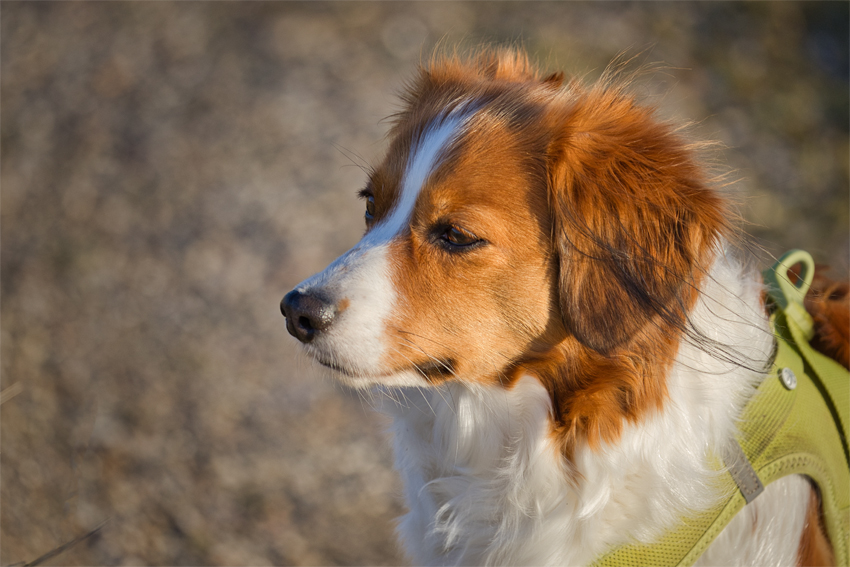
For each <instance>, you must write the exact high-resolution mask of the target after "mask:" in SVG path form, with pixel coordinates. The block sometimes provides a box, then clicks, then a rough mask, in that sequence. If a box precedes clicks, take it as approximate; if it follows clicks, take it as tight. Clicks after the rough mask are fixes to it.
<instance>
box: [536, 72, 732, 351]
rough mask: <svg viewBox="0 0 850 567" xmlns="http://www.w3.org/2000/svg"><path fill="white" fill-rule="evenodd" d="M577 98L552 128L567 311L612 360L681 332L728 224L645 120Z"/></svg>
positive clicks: (576, 328) (627, 108)
mask: <svg viewBox="0 0 850 567" xmlns="http://www.w3.org/2000/svg"><path fill="white" fill-rule="evenodd" d="M572 94H573V95H575V96H574V97H570V98H571V99H572V100H570V101H569V102H568V103H564V107H563V108H561V109H558V110H556V111H553V113H552V115H551V117H550V125H551V128H553V131H554V132H555V134H554V136H553V138H552V139H553V141H552V143H551V146H550V151H549V165H548V176H549V184H550V191H551V194H550V204H551V210H552V215H553V225H554V230H555V234H554V240H555V247H556V251H557V253H558V254H559V256H560V270H559V278H560V281H559V293H560V307H561V314H562V317H563V319H564V323H565V325H566V326H567V328H568V329H569V330H570V331H571V332H572V333H573V334H574V335H575V337H576V338H577V339H578V340H579V341H580V342H581V343H583V344H584V345H585V346H588V347H590V348H592V349H594V350H596V351H598V352H600V353H603V354H609V353H610V352H611V351H612V350H614V349H616V348H617V347H618V346H621V345H627V344H628V342H629V341H630V339H631V338H633V337H634V336H635V335H636V334H638V333H640V332H641V330H642V329H644V327H646V326H647V325H652V324H654V325H659V324H664V327H663V328H666V329H671V330H672V329H681V328H682V327H683V324H684V321H685V319H684V317H685V314H686V311H687V309H688V308H690V304H691V303H692V302H693V299H694V298H695V297H696V285H695V284H696V282H697V281H698V279H699V278H700V276H701V275H702V273H703V272H704V271H705V269H707V266H706V264H707V263H708V262H709V259H710V257H711V255H712V251H713V248H714V246H713V245H714V243H715V242H716V238H717V236H718V233H719V231H720V230H721V229H722V228H723V222H724V221H723V219H724V213H723V207H722V203H721V201H720V199H719V198H718V197H717V195H715V194H714V192H713V191H711V190H710V189H708V188H707V187H706V186H705V183H704V181H703V176H702V173H701V171H700V169H699V168H698V167H697V166H696V164H695V163H694V161H693V159H692V157H691V155H690V151H689V150H688V148H687V146H686V144H684V143H683V141H682V140H681V139H679V137H678V136H676V135H675V134H674V133H673V132H672V131H671V130H670V128H669V127H668V126H666V125H664V124H661V123H659V122H658V121H657V120H656V119H655V118H654V116H653V112H652V111H651V110H650V109H647V108H644V107H641V106H638V105H637V104H635V102H634V101H633V99H631V98H630V97H629V96H627V95H624V94H623V93H622V92H619V91H616V90H614V91H609V90H605V89H603V88H601V87H600V88H597V89H593V90H591V91H590V92H584V93H580V92H576V91H573V93H572ZM670 325H672V327H671V326H670Z"/></svg>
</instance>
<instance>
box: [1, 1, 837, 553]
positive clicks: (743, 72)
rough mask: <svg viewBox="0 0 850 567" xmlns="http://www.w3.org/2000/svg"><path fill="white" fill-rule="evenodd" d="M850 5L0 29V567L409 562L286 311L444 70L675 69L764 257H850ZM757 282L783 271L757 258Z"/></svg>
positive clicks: (52, 16) (334, 11)
mask: <svg viewBox="0 0 850 567" xmlns="http://www.w3.org/2000/svg"><path fill="white" fill-rule="evenodd" d="M847 21H848V7H847V4H846V3H838V2H833V3H818V2H812V3H798V2H782V3H754V4H743V3H725V2H717V3H678V2H677V3H639V4H617V3H593V4H585V3H578V2H576V3H513V2H503V3H487V2H481V3H455V2H442V3H415V4H406V3H360V2H351V3H318V2H317V3H310V4H301V3H296V2H290V3H243V4H237V3H226V2H225V3H176V2H156V3H153V2H121V3H105V2H97V3H95V2H81V3H59V2H43V3H17V2H3V3H2V6H0V24H2V29H0V87H2V91H0V105H1V106H0V113H2V120H0V123H1V124H2V126H0V135H2V138H0V144H2V148H1V149H2V154H0V155H1V156H2V169H0V190H1V191H2V192H1V193H0V195H2V201H1V203H2V224H1V225H0V236H2V255H0V276H1V277H2V296H1V297H2V298H1V299H0V310H1V311H0V312H1V313H2V337H0V338H2V350H0V361H1V362H2V366H0V370H2V374H0V391H2V409H0V443H2V445H0V451H1V452H0V537H2V540H0V545H1V546H0V563H2V564H3V565H8V564H10V563H15V562H21V561H30V560H33V559H35V558H36V557H38V556H40V555H41V554H43V553H45V552H48V551H50V550H51V549H54V548H56V547H57V546H59V545H60V544H62V543H64V542H66V541H68V540H71V539H73V538H74V537H76V536H77V535H79V534H82V533H85V532H86V531H88V530H90V529H92V528H93V527H95V526H97V525H99V524H100V523H101V522H104V521H105V522H106V524H105V525H104V527H103V529H102V530H101V531H100V533H99V535H98V536H97V537H94V538H91V539H89V540H87V541H86V542H84V543H82V544H79V545H77V546H76V547H74V548H73V549H72V550H70V551H67V552H65V553H64V554H62V555H60V556H58V557H56V558H54V559H52V560H50V561H49V563H52V564H92V565H100V564H110V565H111V564H123V565H132V564H149V565H206V564H221V565H225V564H226V565H249V564H250V565H262V564H397V563H399V562H401V561H402V560H403V559H402V557H401V556H400V554H399V552H398V550H397V548H396V546H395V543H394V537H393V527H392V525H393V524H392V522H393V518H394V517H395V516H397V515H399V514H400V513H401V512H402V506H401V503H400V498H399V494H400V486H399V483H398V480H397V479H396V477H395V475H394V473H393V472H392V469H391V460H392V457H391V454H390V451H389V448H388V444H387V442H386V437H385V434H384V423H383V422H382V420H381V418H380V417H379V416H377V415H376V414H375V413H374V412H373V411H372V410H371V409H370V407H369V406H370V403H371V401H370V400H368V399H366V398H361V397H358V395H357V394H356V393H352V392H348V391H345V390H344V389H342V388H341V387H338V386H335V385H334V383H333V382H332V381H331V380H329V379H328V377H327V376H325V375H324V374H323V373H322V372H321V371H320V370H318V369H317V368H315V367H314V366H313V365H312V364H311V363H310V362H309V361H307V360H306V359H304V358H303V357H299V356H298V351H297V348H296V345H295V344H294V343H295V341H294V340H293V339H291V337H289V336H288V335H287V333H286V330H285V327H284V321H283V318H282V317H281V316H280V313H279V311H278V303H279V301H280V298H281V297H282V296H283V294H284V293H285V292H286V291H288V290H289V289H290V288H291V286H293V285H294V284H296V283H297V282H298V281H300V280H301V279H303V278H304V277H306V276H308V275H310V274H311V273H313V272H314V271H316V270H318V269H320V268H322V267H323V266H324V265H325V264H327V263H328V262H329V261H330V260H331V259H333V258H334V257H336V256H337V255H338V254H339V253H341V252H343V251H344V250H346V249H347V248H348V247H349V246H350V245H351V244H353V243H354V242H355V241H356V240H357V238H358V237H359V235H360V233H361V231H362V203H360V202H358V201H357V199H356V197H355V193H356V191H357V190H358V189H360V188H361V186H362V185H363V183H364V180H365V176H364V173H363V172H362V171H361V169H360V167H358V165H360V164H362V163H363V162H364V161H367V162H368V161H370V160H373V159H375V158H376V157H377V156H379V155H380V153H381V151H382V148H383V147H384V141H383V135H384V133H385V132H386V128H387V126H386V123H385V122H381V119H382V118H384V117H385V116H387V115H388V114H390V113H392V112H393V111H394V110H395V109H396V108H397V106H396V104H397V103H396V98H395V93H397V92H398V89H399V87H400V85H401V84H402V82H403V80H404V79H405V78H407V77H409V76H410V74H411V72H412V71H413V68H414V66H415V65H416V63H417V62H418V61H420V58H422V57H427V55H428V54H430V52H431V50H432V49H433V47H434V45H435V44H436V43H437V42H439V41H442V42H443V43H444V44H445V45H461V46H473V45H477V44H479V43H481V42H493V43H496V44H503V43H511V42H522V43H523V44H524V45H525V47H526V48H527V49H528V50H529V52H530V53H531V54H532V55H533V56H534V57H535V58H536V59H537V60H539V61H540V62H541V63H542V64H543V65H544V66H546V67H548V68H551V69H552V70H556V69H559V68H564V69H567V70H568V71H570V72H571V73H574V74H578V75H586V76H587V77H589V78H591V79H592V78H593V77H595V76H598V75H599V73H600V72H601V70H602V69H603V68H604V67H605V66H606V64H607V63H608V62H610V61H611V60H612V59H613V58H615V57H616V56H617V55H618V54H620V53H622V52H624V51H625V52H627V53H632V54H634V53H640V54H641V55H639V57H638V59H639V61H641V62H647V63H651V62H663V63H664V64H665V65H666V67H667V68H666V70H665V71H663V72H657V73H654V74H652V75H649V76H647V77H646V80H645V83H646V84H645V85H644V86H643V87H642V90H644V91H645V94H646V97H647V99H648V100H650V101H651V102H655V103H657V104H658V105H659V106H660V108H661V110H660V112H661V115H662V116H664V117H665V118H669V119H673V120H676V121H683V122H684V121H694V122H695V125H694V126H693V127H692V128H691V129H690V132H691V135H692V136H694V137H695V139H711V140H718V141H720V142H722V143H723V144H724V145H725V146H726V148H725V149H724V150H723V151H722V152H721V153H719V154H717V155H715V156H714V157H715V159H716V162H717V163H716V167H719V168H720V169H721V170H731V171H733V173H732V177H733V178H736V179H740V181H739V182H737V183H735V184H734V185H732V186H731V187H729V188H728V189H727V190H728V191H729V192H730V193H732V194H734V196H735V197H736V200H737V201H738V202H739V203H740V210H741V214H742V215H743V216H744V217H745V218H746V219H748V220H749V221H750V222H751V223H752V224H750V225H749V226H748V227H747V230H748V231H749V232H750V233H751V234H753V235H754V237H755V238H756V239H757V240H756V242H757V243H759V244H760V245H762V246H763V247H764V248H765V250H766V253H765V254H764V258H767V257H769V254H771V253H773V254H776V253H780V252H782V251H783V250H784V249H786V248H789V247H792V246H797V247H805V248H807V249H809V250H810V251H812V252H813V253H814V254H815V256H816V258H817V259H818V260H819V261H821V262H829V263H832V264H834V265H836V266H838V267H839V268H840V271H845V270H846V268H847V258H848V214H849V213H848V153H850V146H849V145H848V103H847V101H848V73H847V71H848V62H847V53H848V38H847V25H846V24H847ZM765 261H766V260H765Z"/></svg>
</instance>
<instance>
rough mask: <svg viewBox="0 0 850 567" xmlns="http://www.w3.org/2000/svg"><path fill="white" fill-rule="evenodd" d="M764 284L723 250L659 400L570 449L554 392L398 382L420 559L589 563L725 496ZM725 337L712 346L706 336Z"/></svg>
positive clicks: (409, 522) (396, 419) (749, 382)
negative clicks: (726, 468)
mask: <svg viewBox="0 0 850 567" xmlns="http://www.w3.org/2000/svg"><path fill="white" fill-rule="evenodd" d="M759 294H760V285H759V284H758V283H757V281H756V279H755V278H754V277H753V276H752V275H749V274H747V272H746V270H745V269H744V268H743V267H742V266H741V265H740V264H739V263H738V262H737V261H735V260H734V259H732V258H730V257H728V256H727V255H724V254H722V253H721V254H719V255H718V259H717V260H716V261H715V264H714V266H713V268H712V270H711V271H710V273H709V274H708V276H707V277H706V278H705V280H704V282H703V284H702V289H701V291H700V295H699V298H698V300H697V302H696V304H695V306H694V308H693V309H692V311H691V313H690V317H689V324H690V325H691V326H693V328H694V329H696V331H697V333H696V336H701V337H702V339H703V340H702V341H700V343H701V344H695V341H692V340H689V339H683V340H682V343H681V345H680V346H679V349H678V354H677V355H676V357H675V360H674V362H673V363H672V364H671V365H670V367H669V370H668V371H667V376H666V390H667V392H666V396H665V399H664V401H663V403H662V404H660V406H659V407H658V408H657V409H654V410H653V411H651V412H648V413H646V414H644V415H643V416H642V417H641V419H640V420H638V421H636V422H633V421H630V420H628V419H625V418H624V422H623V424H622V429H621V431H620V433H619V435H618V436H617V438H616V440H614V441H608V440H605V439H601V440H600V441H599V442H598V443H596V444H594V445H593V446H591V444H590V443H588V442H586V441H585V442H581V443H578V444H577V445H576V446H575V449H574V451H572V454H569V455H565V453H564V451H563V440H561V439H559V438H558V427H557V424H556V423H554V422H553V419H552V416H553V415H554V412H553V408H552V398H551V396H550V392H549V390H547V388H546V387H544V385H543V384H542V383H541V381H540V380H538V379H537V378H536V377H534V376H532V375H524V376H522V377H520V378H519V379H518V380H516V381H515V382H514V383H513V384H512V385H511V386H510V387H508V388H504V387H496V386H487V387H484V386H476V385H469V384H464V383H462V382H460V381H457V382H451V383H448V384H445V385H443V386H441V387H439V388H430V389H403V390H400V391H397V392H387V393H388V396H387V398H388V399H402V400H404V401H403V402H402V403H386V404H384V405H385V408H384V409H385V411H386V412H387V413H388V414H390V415H391V416H392V417H393V426H392V431H393V434H394V446H395V454H396V467H397V468H398V470H399V471H400V473H401V475H402V478H403V481H404V485H405V498H406V501H407V506H408V508H409V510H410V511H409V513H408V514H406V515H405V516H403V517H402V518H401V520H400V522H399V526H398V530H399V533H400V535H401V538H402V541H403V544H404V547H405V550H406V552H407V553H408V555H409V556H410V557H411V559H413V561H414V562H416V563H418V564H444V565H461V564H515V565H522V564H525V565H532V564H537V565H544V564H569V565H577V564H586V563H588V562H590V561H592V560H593V559H594V558H595V557H597V556H598V555H600V554H602V553H604V552H605V551H606V550H607V549H608V548H610V547H611V546H614V545H617V544H619V543H622V542H624V541H626V540H628V539H631V538H636V539H638V540H642V541H650V540H652V539H653V538H654V537H655V536H657V535H658V534H659V533H660V532H662V531H663V530H664V529H665V528H667V527H669V526H671V525H672V524H673V523H675V522H676V521H677V520H678V519H679V518H680V517H681V515H682V514H683V513H686V512H688V511H692V510H700V509H705V508H707V507H709V506H712V505H714V504H715V503H716V502H717V500H718V499H719V498H721V497H722V496H723V495H722V494H720V493H719V491H717V490H715V491H712V490H711V489H710V487H711V486H712V485H713V484H714V483H713V480H714V479H715V475H716V473H715V472H714V470H713V468H712V466H711V464H710V456H711V455H716V454H718V453H720V452H721V451H722V450H723V447H724V445H725V444H727V443H729V442H730V441H731V440H732V439H733V437H734V434H735V428H736V425H735V424H736V419H737V417H738V416H739V414H740V412H741V409H742V408H743V405H744V404H745V403H746V401H747V399H749V397H750V396H751V395H752V393H753V392H754V389H755V387H756V386H757V385H758V383H759V381H760V379H761V378H762V377H763V375H764V372H765V370H766V368H767V365H768V361H769V358H770V356H771V352H772V348H773V338H772V335H771V333H770V331H769V329H768V324H767V321H766V317H765V315H764V313H763V310H762V308H761V304H760V299H759ZM706 339H708V341H707V342H708V344H711V343H714V348H706V347H705V344H706Z"/></svg>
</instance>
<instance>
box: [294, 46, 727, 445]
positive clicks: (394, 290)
mask: <svg viewBox="0 0 850 567" xmlns="http://www.w3.org/2000/svg"><path fill="white" fill-rule="evenodd" d="M562 82H563V79H562V77H561V76H559V75H557V76H552V77H548V78H545V79H541V78H540V77H539V76H538V75H537V73H536V71H534V70H533V69H532V68H531V67H530V66H529V65H528V64H527V62H526V61H524V60H523V59H522V58H521V57H517V56H516V55H508V56H504V54H489V55H485V56H483V57H482V58H480V59H479V60H478V61H476V62H473V63H472V64H468V63H462V62H458V61H456V60H448V61H440V62H438V63H435V64H434V65H433V66H432V67H431V68H430V69H429V70H427V71H422V73H421V74H420V76H419V78H418V80H417V81H416V82H415V83H414V84H413V86H412V88H411V89H410V91H409V92H408V94H407V96H406V99H405V101H406V108H405V110H404V111H403V112H401V113H400V114H399V115H398V116H397V117H396V122H395V126H394V127H393V129H392V131H391V132H390V145H389V149H388V152H387V156H386V158H385V159H384V160H383V162H382V163H381V164H380V165H379V166H377V167H376V168H374V170H373V171H372V173H371V175H370V179H369V181H368V183H367V185H366V187H365V188H364V189H363V190H362V191H361V196H362V197H363V198H364V199H365V201H366V213H365V216H366V228H367V230H366V234H365V235H364V236H363V238H362V240H361V241H360V242H359V243H358V244H357V245H356V246H355V247H354V248H352V249H351V250H350V251H349V252H347V253H346V254H344V255H343V256H342V257H340V258H339V259H337V260H336V261H335V262H333V263H332V264H331V265H330V266H329V267H328V268H327V269H326V270H325V271H323V272H321V273H319V274H317V275H315V276H313V277H312V278H310V279H308V280H306V281H304V282H303V283H301V284H300V285H298V286H297V287H296V288H295V290H293V291H292V292H290V293H289V294H287V296H286V297H285V298H284V300H283V302H282V303H281V307H282V309H283V311H284V314H285V315H286V317H287V328H288V329H289V331H290V333H292V334H293V335H294V336H296V337H297V338H298V339H299V340H301V341H302V342H303V343H304V344H305V346H306V349H307V351H308V353H310V354H311V355H312V356H313V357H314V358H316V360H318V361H319V362H321V363H322V364H324V365H326V366H328V367H330V368H333V369H335V370H337V372H338V373H339V374H340V375H341V376H342V377H343V379H344V380H345V381H347V382H348V383H350V384H352V385H355V386H366V385H370V384H376V383H377V384H387V385H417V386H422V385H432V384H435V383H440V382H442V381H445V380H464V381H468V382H474V383H482V384H504V385H510V383H511V381H512V380H513V378H515V377H516V375H517V374H518V373H519V372H525V373H530V374H532V375H534V376H536V377H538V378H539V379H540V380H541V382H542V383H543V384H544V386H545V387H546V388H547V389H548V390H549V391H550V393H551V396H552V401H553V412H554V414H555V420H556V422H558V423H560V424H561V425H559V426H558V427H561V426H563V427H564V428H567V429H569V430H570V431H571V433H569V435H573V436H575V433H576V432H575V428H576V427H579V428H580V427H585V425H582V424H587V423H591V422H593V423H596V422H598V420H599V416H606V417H604V419H606V420H608V422H610V426H606V427H609V429H610V430H611V431H619V427H620V425H621V424H622V422H623V419H624V418H627V419H635V416H636V415H638V414H639V413H640V412H641V411H643V409H645V408H647V407H657V406H658V404H660V403H661V402H660V400H661V399H662V398H663V396H664V393H665V385H664V372H665V371H664V369H665V368H666V365H667V364H668V363H669V362H670V361H671V360H672V358H673V356H674V355H675V349H676V345H677V341H678V337H679V336H680V335H681V332H682V329H683V327H684V322H685V320H686V314H687V311H688V310H689V309H690V306H691V305H692V304H693V302H694V300H695V297H696V289H698V285H699V281H700V278H701V277H702V276H703V274H704V273H705V271H706V270H707V268H708V266H709V265H710V262H711V257H712V254H713V250H714V245H715V243H716V239H717V236H718V234H719V233H720V231H721V230H722V227H723V220H722V219H723V218H724V212H723V207H722V204H721V202H720V200H719V199H718V198H717V197H716V196H715V195H714V193H713V192H712V191H711V190H709V189H707V188H706V187H705V185H704V183H703V180H702V177H701V175H700V172H699V169H698V168H697V167H696V166H695V165H694V163H693V161H692V159H691V156H690V151H689V150H688V148H687V147H686V145H684V144H683V143H682V142H681V140H680V139H679V138H678V137H677V136H676V135H675V134H674V133H673V131H672V130H671V129H670V128H668V127H667V126H665V125H663V124H659V123H658V122H657V121H656V120H655V119H654V117H653V115H652V112H651V110H647V109H644V108H642V107H640V106H638V105H636V104H635V103H634V101H633V99H632V98H631V97H629V96H628V95H626V94H624V92H623V91H622V90H618V89H611V88H606V87H604V86H600V87H593V88H591V89H584V88H583V87H581V86H580V85H577V84H574V83H571V84H570V85H569V86H568V87H563V86H562V84H561V83H562ZM594 427H595V428H596V430H600V431H601V430H602V429H604V428H602V426H598V425H596V426H594ZM603 436H604V435H603Z"/></svg>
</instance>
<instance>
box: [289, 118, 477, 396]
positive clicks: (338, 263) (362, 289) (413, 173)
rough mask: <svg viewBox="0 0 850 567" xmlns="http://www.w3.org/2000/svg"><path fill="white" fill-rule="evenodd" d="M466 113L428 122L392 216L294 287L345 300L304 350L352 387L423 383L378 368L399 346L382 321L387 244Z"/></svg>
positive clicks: (387, 286)
mask: <svg viewBox="0 0 850 567" xmlns="http://www.w3.org/2000/svg"><path fill="white" fill-rule="evenodd" d="M469 116H470V113H469V112H466V111H465V109H464V107H463V106H461V107H458V108H457V109H456V110H455V111H453V112H452V113H450V114H448V115H447V116H441V117H438V118H437V119H435V120H434V121H433V122H431V123H430V124H429V125H428V126H427V128H425V130H424V131H423V133H422V134H421V135H420V136H419V138H418V140H414V141H413V143H412V144H411V152H410V155H409V156H408V159H407V164H406V167H405V172H404V178H403V179H402V183H401V188H400V190H399V197H398V201H397V202H396V203H395V205H394V206H393V208H392V209H391V211H390V214H389V215H388V216H387V217H386V218H384V219H383V220H382V221H381V222H379V223H378V224H377V225H376V226H375V227H373V228H372V230H370V231H369V232H368V233H367V234H366V235H365V236H364V237H363V238H362V239H361V240H360V242H358V243H357V244H356V245H355V246H354V247H353V248H352V249H351V250H349V251H348V252H346V253H345V254H343V255H342V256H340V257H339V258H337V259H336V260H335V261H334V262H333V263H332V264H331V265H330V266H328V267H327V268H325V270H324V271H323V272H321V273H318V274H316V275H314V276H313V277H311V278H309V279H307V280H305V281H304V282H302V283H301V284H299V285H298V286H297V287H296V288H295V289H297V290H298V291H300V292H302V293H317V294H320V295H321V296H322V297H324V298H325V299H326V300H327V301H330V302H332V303H333V304H335V305H339V304H340V302H341V301H342V300H343V299H347V300H348V305H347V307H346V308H345V309H343V310H342V311H340V312H339V313H338V315H337V317H336V319H335V321H334V323H333V325H331V327H330V328H329V329H327V330H324V331H322V332H321V333H319V334H318V335H317V336H316V337H315V338H314V339H313V340H312V341H311V342H310V343H308V344H307V345H306V349H307V351H308V352H310V353H311V354H312V355H314V356H315V357H317V358H318V359H320V360H322V361H324V362H326V363H331V364H333V365H335V366H337V367H340V368H344V369H345V370H346V371H347V372H348V373H349V374H350V375H351V376H349V378H348V379H347V380H348V381H349V382H350V383H351V384H352V385H365V384H367V383H373V382H380V383H383V384H393V385H408V386H410V385H416V386H422V385H426V383H427V382H426V381H424V379H423V378H422V377H421V375H419V374H418V373H417V372H415V371H413V370H408V371H403V372H401V373H398V374H395V375H393V376H387V375H386V374H387V370H386V369H385V368H384V367H383V366H382V360H383V357H384V355H385V354H386V353H387V352H388V351H390V352H391V351H393V350H397V349H398V347H397V346H395V345H392V344H387V340H388V337H387V333H386V321H387V320H388V319H389V318H390V317H391V315H392V312H393V309H394V307H395V303H396V294H395V288H394V286H393V282H392V276H391V269H390V265H391V260H390V258H389V248H390V242H391V241H392V239H393V238H395V237H396V236H397V235H398V234H399V233H400V232H401V231H402V230H403V229H404V227H405V226H406V225H407V223H408V222H409V221H410V216H411V214H412V212H413V208H414V206H415V205H416V199H417V198H418V197H419V194H420V192H421V190H422V187H423V186H424V185H425V183H426V182H427V181H428V178H429V177H430V175H431V174H432V173H433V171H434V169H435V168H436V167H437V166H438V165H439V163H440V160H441V159H442V158H443V157H444V156H445V152H446V151H447V150H448V148H449V147H450V146H451V144H452V143H453V142H454V140H456V139H457V137H458V136H459V135H460V133H461V132H462V131H463V129H464V128H465V126H466V123H467V122H468V120H469Z"/></svg>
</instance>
